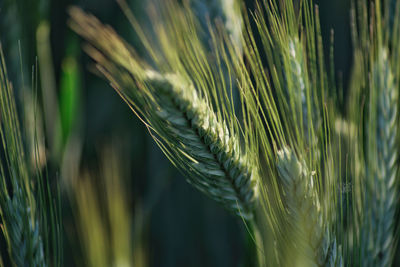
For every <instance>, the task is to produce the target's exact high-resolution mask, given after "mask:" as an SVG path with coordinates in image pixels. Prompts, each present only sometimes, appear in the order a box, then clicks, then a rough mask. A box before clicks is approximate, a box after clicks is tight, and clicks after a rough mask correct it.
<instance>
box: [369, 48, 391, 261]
mask: <svg viewBox="0 0 400 267" xmlns="http://www.w3.org/2000/svg"><path fill="white" fill-rule="evenodd" d="M372 76H373V78H372V79H373V81H372V86H373V89H372V92H371V98H374V99H376V101H377V102H376V103H374V104H372V107H371V112H373V113H375V114H370V118H371V120H374V121H376V123H375V122H374V121H370V129H369V131H368V133H369V138H370V140H369V141H370V147H374V144H376V149H375V150H371V151H370V152H369V153H368V156H369V160H368V167H367V189H366V196H365V205H366V206H367V207H368V208H369V209H370V211H371V214H368V215H367V216H366V220H367V221H366V222H365V225H364V227H366V229H364V231H365V232H364V234H365V236H364V237H362V238H367V240H363V241H362V243H363V244H365V245H366V246H367V247H366V249H364V253H365V255H363V256H362V258H363V259H364V260H365V262H364V263H365V264H366V265H368V266H372V265H373V266H389V265H390V264H391V261H392V258H393V253H394V252H393V244H394V230H395V213H396V204H397V195H398V191H397V184H398V149H397V138H398V132H397V131H398V130H397V112H398V106H397V105H398V91H397V90H398V87H397V86H396V83H395V80H394V76H393V73H392V70H391V65H390V61H389V59H388V51H387V50H386V49H380V50H379V54H378V59H377V62H376V63H375V64H374V65H373V70H372ZM374 118H375V119H374Z"/></svg>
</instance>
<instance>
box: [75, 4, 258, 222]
mask: <svg viewBox="0 0 400 267" xmlns="http://www.w3.org/2000/svg"><path fill="white" fill-rule="evenodd" d="M171 8H172V7H171ZM71 14H72V16H73V18H74V21H73V23H72V27H73V28H74V29H75V30H76V31H77V32H79V33H80V34H81V35H82V36H84V37H85V38H87V39H88V41H90V42H91V43H92V44H93V46H94V47H92V48H90V49H89V50H88V51H89V53H90V54H91V56H92V57H93V58H94V59H95V60H96V61H97V64H98V65H99V69H100V71H101V72H103V74H104V75H105V76H106V77H108V78H109V79H110V81H111V83H112V86H113V87H114V88H115V89H116V90H117V91H118V93H119V94H120V95H121V96H122V97H123V98H124V99H125V101H127V103H128V104H129V105H130V106H131V107H132V108H133V109H134V110H135V111H136V112H137V115H138V116H139V117H140V118H142V119H143V121H144V123H145V124H146V126H147V127H148V129H149V131H150V132H151V133H152V135H153V137H154V139H155V141H156V142H157V144H158V145H159V146H160V148H161V149H162V150H163V152H164V153H165V154H166V156H167V157H168V158H169V159H170V160H171V162H172V163H173V164H174V165H175V166H177V167H178V168H179V169H180V170H181V171H183V172H184V173H185V174H186V177H187V178H188V182H189V183H191V184H193V185H194V186H195V187H196V188H198V189H199V190H200V191H202V192H204V193H206V194H207V195H208V196H210V197H211V198H213V199H215V200H216V201H218V202H220V203H222V204H223V205H224V206H225V207H226V208H228V209H230V210H232V211H234V212H235V213H237V214H238V215H241V216H243V217H244V218H246V219H250V218H251V217H252V209H253V202H254V198H255V185H256V180H255V177H256V176H257V173H256V171H255V170H254V167H253V163H252V161H251V157H250V156H246V154H245V153H244V152H243V151H242V148H241V145H240V132H239V127H240V126H239V125H238V124H237V122H236V120H235V118H234V117H230V116H229V115H231V114H232V110H231V109H232V107H229V106H226V104H225V103H224V102H226V101H227V99H226V98H227V96H225V95H222V94H223V92H213V91H211V90H210V89H209V88H215V89H216V87H215V85H212V84H205V83H203V81H201V80H200V79H201V77H194V78H193V80H192V79H190V75H192V74H193V73H188V72H187V71H185V69H184V68H185V67H186V66H183V65H182V66H179V67H181V68H182V69H176V70H174V69H171V70H170V71H169V72H165V71H164V72H161V71H160V72H159V71H156V70H153V69H152V68H150V67H148V66H146V65H144V64H143V65H139V64H140V61H139V59H136V56H135V54H134V52H132V48H130V47H129V46H128V45H127V44H126V43H124V42H123V41H122V40H121V39H120V38H119V37H118V36H117V35H116V34H115V33H114V32H113V31H112V30H110V29H109V28H107V27H104V26H103V25H102V24H101V23H100V22H98V21H97V20H96V19H95V18H93V17H86V16H85V15H84V14H83V13H82V12H81V11H79V10H77V9H72V10H71ZM168 26H171V27H173V26H175V25H168ZM111 38H112V39H114V40H113V41H111V42H104V40H112V39H111ZM167 41H170V40H166V42H167ZM176 41H179V40H176ZM181 41H183V40H181ZM165 45H167V44H165ZM168 45H169V44H168ZM182 45H183V44H182ZM194 45H198V46H199V47H201V43H197V44H196V42H195V44H194ZM115 46H117V47H118V48H117V47H115ZM165 49H167V47H166V48H165ZM183 49H185V48H183ZM192 49H193V50H192ZM116 50H117V51H119V53H118V54H117V53H115V51H116ZM186 50H187V51H185V50H183V51H182V52H181V53H193V54H188V55H187V56H188V57H189V56H201V55H196V54H194V53H197V51H195V50H194V47H193V48H191V47H190V48H186ZM100 51H101V54H100V53H99V52H100ZM176 52H178V51H176ZM200 52H202V51H201V50H200ZM170 54H173V52H172V53H170ZM170 60H171V61H172V60H178V59H177V58H174V59H172V58H171V59H170ZM176 63H178V62H176ZM201 63H203V64H204V65H201ZM199 64H200V66H189V68H190V67H196V68H198V67H202V68H204V71H205V72H206V71H210V68H211V66H210V65H208V64H207V63H206V61H205V58H202V59H200V63H199ZM179 65H181V64H179ZM161 67H162V65H161V66H160V68H161ZM207 69H208V70H207ZM202 74H203V75H212V73H209V72H208V73H202ZM209 78H210V79H211V77H209ZM215 78H216V79H218V77H215ZM196 79H198V80H197V81H196ZM196 82H198V83H199V84H198V85H197V86H196ZM200 82H201V83H202V84H200ZM210 82H211V80H210ZM215 82H218V80H215ZM220 84H221V82H220ZM200 86H201V87H200ZM207 90H210V91H207ZM213 104H215V105H220V107H218V106H217V107H216V108H214V107H213ZM215 109H220V112H217V113H215V112H214V110H215ZM224 113H225V114H224Z"/></svg>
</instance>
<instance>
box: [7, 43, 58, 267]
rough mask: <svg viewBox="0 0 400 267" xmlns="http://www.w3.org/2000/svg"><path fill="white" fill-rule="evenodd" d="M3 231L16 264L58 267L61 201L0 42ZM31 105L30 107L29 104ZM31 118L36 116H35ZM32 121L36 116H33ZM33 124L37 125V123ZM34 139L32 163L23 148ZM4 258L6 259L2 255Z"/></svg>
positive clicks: (12, 260)
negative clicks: (21, 113) (23, 116)
mask: <svg viewBox="0 0 400 267" xmlns="http://www.w3.org/2000/svg"><path fill="white" fill-rule="evenodd" d="M0 103H1V106H0V118H1V125H0V136H1V143H2V161H1V164H0V170H1V173H0V177H1V185H0V215H1V222H2V224H1V230H2V233H3V235H4V237H5V240H6V243H7V249H8V252H9V255H8V261H7V262H10V264H12V266H60V264H61V259H62V255H61V249H62V243H61V242H62V238H61V229H60V213H59V212H60V210H59V206H58V203H57V199H56V198H54V195H53V193H51V191H50V189H49V184H48V180H47V177H45V176H44V175H43V174H42V171H43V170H42V167H43V165H42V159H41V158H40V157H41V156H43V155H41V154H39V150H38V144H39V143H38V142H37V139H36V138H37V135H34V136H28V137H25V136H24V134H25V133H26V131H24V130H25V127H26V126H27V125H25V124H24V125H22V126H23V127H21V124H20V122H19V117H18V113H17V106H16V102H15V97H14V89H13V86H12V84H11V82H10V81H9V80H8V75H7V69H6V66H5V61H4V55H3V51H2V47H1V44H0ZM26 104H27V105H28V106H30V105H32V103H26ZM32 115H33V114H32ZM33 117H34V115H33ZM33 123H34V124H35V122H33ZM25 138H27V139H28V140H35V142H34V144H36V145H35V146H34V149H33V152H34V153H33V160H32V162H33V164H31V163H32V162H31V161H30V159H29V160H28V158H27V155H29V152H28V153H27V152H26V149H25V147H24V141H23V140H25ZM0 257H1V258H3V257H4V258H5V257H6V256H5V255H0Z"/></svg>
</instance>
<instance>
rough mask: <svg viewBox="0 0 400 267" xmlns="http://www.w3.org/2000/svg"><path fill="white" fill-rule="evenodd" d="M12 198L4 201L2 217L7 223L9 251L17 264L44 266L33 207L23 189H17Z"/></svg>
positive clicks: (44, 261)
mask: <svg viewBox="0 0 400 267" xmlns="http://www.w3.org/2000/svg"><path fill="white" fill-rule="evenodd" d="M15 190H16V191H15V192H14V195H13V197H12V198H9V197H7V200H6V201H2V203H4V204H5V205H4V206H3V208H2V211H1V212H2V218H3V219H4V220H5V223H7V224H8V225H7V229H6V231H7V233H6V236H7V240H8V242H9V251H10V256H11V258H12V261H13V263H14V264H15V266H34V267H36V266H37V267H44V266H47V265H46V260H45V256H44V250H43V242H42V238H41V236H40V232H39V227H38V225H39V222H38V220H36V219H35V220H34V221H32V219H31V218H32V214H31V209H30V208H29V207H27V203H26V199H24V194H23V192H22V190H21V189H15Z"/></svg>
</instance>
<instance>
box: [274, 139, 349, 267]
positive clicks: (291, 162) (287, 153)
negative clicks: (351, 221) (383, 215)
mask: <svg viewBox="0 0 400 267" xmlns="http://www.w3.org/2000/svg"><path fill="white" fill-rule="evenodd" d="M277 170H278V175H279V178H280V180H281V182H282V187H283V200H284V203H285V205H286V208H287V214H288V221H289V223H290V225H291V229H292V233H291V234H293V235H291V236H293V237H294V238H293V239H292V241H293V240H295V241H294V242H295V243H294V244H293V246H294V249H295V251H297V253H298V254H297V255H296V256H297V257H298V258H296V259H294V260H295V261H297V260H298V261H299V262H301V263H302V264H304V266H340V265H341V261H342V260H341V257H340V256H339V253H338V251H337V244H336V239H335V237H334V236H330V229H329V228H328V227H329V225H328V224H327V223H326V220H324V219H325V218H324V217H323V212H322V210H321V206H320V203H319V200H318V196H317V192H316V190H315V188H314V186H313V177H312V173H311V172H310V171H309V170H308V168H307V166H306V164H305V162H302V161H301V160H299V159H298V158H297V156H296V155H295V153H294V152H293V151H291V150H290V149H289V148H287V147H285V148H283V149H282V150H279V151H278V160H277ZM292 241H291V242H292ZM289 251H290V250H289ZM292 263H294V262H292Z"/></svg>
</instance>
